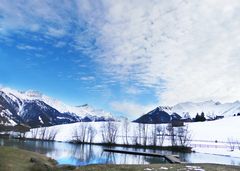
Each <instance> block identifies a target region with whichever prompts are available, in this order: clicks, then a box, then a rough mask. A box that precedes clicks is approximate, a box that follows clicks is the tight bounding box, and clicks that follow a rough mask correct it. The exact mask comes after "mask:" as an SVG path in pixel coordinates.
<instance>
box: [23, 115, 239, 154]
mask: <svg viewBox="0 0 240 171" xmlns="http://www.w3.org/2000/svg"><path fill="white" fill-rule="evenodd" d="M82 124H86V125H88V126H92V127H93V128H94V130H95V131H96V134H95V136H94V139H93V142H95V143H102V142H103V139H102V131H104V129H103V125H104V124H106V122H89V123H86V122H85V123H81V122H79V123H73V124H65V125H57V126H52V127H48V128H47V130H48V131H50V132H51V130H56V131H57V135H56V139H55V140H57V141H63V142H68V141H71V140H73V139H74V137H73V136H74V135H75V132H76V129H79V128H81V127H82ZM239 124H240V116H236V117H228V118H224V119H221V120H215V121H206V122H193V123H187V124H186V125H188V129H189V132H190V134H191V137H192V141H191V145H190V146H192V147H194V150H196V151H198V152H204V153H210V154H219V155H229V156H235V157H240V151H239V150H240V149H237V148H236V149H235V150H234V151H230V148H229V144H228V141H229V139H232V140H235V141H238V142H240V136H239V130H238V127H239ZM115 125H116V126H117V128H118V131H117V141H116V143H117V144H123V143H124V141H125V135H126V134H125V132H124V129H125V124H124V122H123V121H122V122H115ZM138 126H139V124H137V123H133V122H130V123H129V125H128V129H127V132H128V136H129V137H128V143H129V144H134V139H133V137H134V136H137V135H138V132H137V131H136V130H138V129H139V127H138ZM166 126H167V124H162V127H165V128H166ZM146 127H147V130H148V136H149V137H150V136H151V132H152V129H154V125H153V124H146ZM35 130H36V129H35ZM32 131H33V130H32ZM38 133H41V131H40V130H39V129H38ZM166 133H167V132H166ZM27 137H29V138H30V137H32V133H30V132H29V133H28V134H27ZM216 141H217V143H216ZM200 144H201V145H200ZM163 145H170V141H169V138H168V137H166V138H165V140H164V144H163ZM196 145H197V146H196Z"/></svg>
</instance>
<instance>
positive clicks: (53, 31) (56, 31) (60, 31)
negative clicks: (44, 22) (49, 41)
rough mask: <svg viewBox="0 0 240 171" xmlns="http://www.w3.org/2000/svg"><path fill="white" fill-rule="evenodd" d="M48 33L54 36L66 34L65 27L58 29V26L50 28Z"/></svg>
mask: <svg viewBox="0 0 240 171" xmlns="http://www.w3.org/2000/svg"><path fill="white" fill-rule="evenodd" d="M47 34H48V35H50V36H53V37H62V36H64V35H65V34H66V32H65V30H63V29H56V28H52V27H50V28H48V32H47Z"/></svg>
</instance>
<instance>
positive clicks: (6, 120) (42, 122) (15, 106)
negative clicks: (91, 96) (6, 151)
mask: <svg viewBox="0 0 240 171" xmlns="http://www.w3.org/2000/svg"><path fill="white" fill-rule="evenodd" d="M106 120H114V118H113V116H112V115H111V113H109V112H105V111H103V110H96V109H94V108H92V107H91V106H89V105H83V106H78V107H74V106H70V105H66V104H65V103H63V102H61V101H59V100H56V99H53V98H51V97H48V96H46V95H44V94H42V93H40V92H37V91H32V90H30V91H17V90H14V89H10V88H6V87H4V88H3V87H2V88H0V123H2V124H9V125H15V124H18V123H24V124H28V125H30V126H31V127H39V126H51V125H58V124H65V123H74V122H79V121H106Z"/></svg>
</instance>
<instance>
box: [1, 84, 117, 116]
mask: <svg viewBox="0 0 240 171" xmlns="http://www.w3.org/2000/svg"><path fill="white" fill-rule="evenodd" d="M0 91H3V92H5V93H6V94H8V95H10V96H12V98H15V97H14V96H16V97H18V98H20V99H24V100H40V101H43V102H45V103H46V104H48V105H49V106H51V107H53V108H55V109H57V110H58V111H59V112H61V113H74V114H76V115H78V116H80V117H86V116H97V117H105V118H112V117H113V116H112V115H111V113H109V112H105V111H103V110H98V109H94V108H93V107H91V106H89V105H82V106H70V105H67V104H65V103H63V102H61V101H59V100H57V99H53V98H51V97H48V96H46V95H44V94H42V93H40V92H38V91H33V90H28V91H25V92H24V91H17V90H14V89H10V88H6V87H3V88H0Z"/></svg>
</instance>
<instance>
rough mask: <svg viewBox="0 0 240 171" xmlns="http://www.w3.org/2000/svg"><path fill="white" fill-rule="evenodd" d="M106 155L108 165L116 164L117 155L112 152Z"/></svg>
mask: <svg viewBox="0 0 240 171" xmlns="http://www.w3.org/2000/svg"><path fill="white" fill-rule="evenodd" d="M104 154H105V155H106V162H105V163H106V164H116V158H115V154H114V153H111V152H105V153H104Z"/></svg>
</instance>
